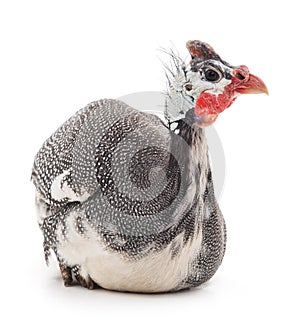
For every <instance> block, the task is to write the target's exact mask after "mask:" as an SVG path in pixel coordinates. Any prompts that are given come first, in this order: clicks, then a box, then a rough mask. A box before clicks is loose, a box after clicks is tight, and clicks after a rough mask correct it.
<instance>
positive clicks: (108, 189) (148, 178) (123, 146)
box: [32, 41, 226, 292]
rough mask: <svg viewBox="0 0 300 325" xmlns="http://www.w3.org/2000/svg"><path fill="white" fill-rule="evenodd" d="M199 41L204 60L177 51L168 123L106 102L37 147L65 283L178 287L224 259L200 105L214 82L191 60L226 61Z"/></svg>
mask: <svg viewBox="0 0 300 325" xmlns="http://www.w3.org/2000/svg"><path fill="white" fill-rule="evenodd" d="M194 42H196V41H194ZM197 42H199V41H197ZM201 44H202V46H204V49H207V51H208V54H206V57H205V58H203V57H202V58H201V57H200V56H199V57H196V56H195V55H194V54H195V53H193V55H192V62H191V63H190V64H187V65H185V64H182V63H183V62H182V61H181V60H180V59H179V58H177V57H175V56H173V60H174V64H175V66H176V69H175V71H174V72H171V75H170V76H169V79H168V80H169V93H168V95H167V100H166V112H165V116H166V118H167V121H168V123H167V124H165V123H164V122H162V121H161V120H160V119H159V118H158V117H156V116H154V115H151V114H147V113H144V112H140V111H137V110H136V109H133V108H132V107H130V106H128V105H127V104H125V103H124V102H121V101H118V100H114V99H104V100H99V101H95V102H92V103H90V104H89V105H87V106H86V107H85V108H83V109H82V110H80V111H78V112H77V113H76V114H75V115H74V116H73V117H71V118H70V119H69V120H68V121H66V122H65V123H64V124H63V125H62V126H61V127H60V128H59V129H58V130H57V131H56V132H55V133H54V134H53V135H52V136H51V137H50V138H49V139H48V140H46V142H45V143H44V145H43V146H42V148H41V149H40V151H39V152H38V153H37V155H36V157H35V161H34V166H33V171H32V179H33V182H34V185H35V186H36V206H37V213H38V221H39V226H40V228H41V230H42V232H43V235H44V251H45V257H46V260H47V261H48V257H49V255H50V251H53V252H54V253H55V255H56V257H57V260H58V262H59V265H60V269H61V274H62V278H63V281H64V283H65V285H71V284H72V282H73V277H75V278H76V279H77V281H78V282H79V283H80V284H81V285H82V286H84V287H87V288H93V287H94V286H95V285H98V286H100V287H103V288H106V289H111V290H119V291H134V292H166V291H176V290H181V289H184V288H190V287H194V286H198V285H200V284H202V283H203V282H205V281H207V280H208V279H210V278H211V277H212V276H213V274H214V273H215V272H216V270H217V269H218V267H219V265H220V264H221V261H222V259H223V256H224V252H225V242H226V231H225V223H224V219H223V217H222V214H221V211H220V209H219V207H218V204H217V202H216V199H215V196H214V190H213V183H212V175H211V168H210V165H209V159H208V149H207V144H206V139H205V135H204V129H203V128H201V127H199V125H198V124H199V123H198V124H197V122H198V120H197V116H196V115H195V111H194V108H195V99H197V97H198V96H199V95H200V94H201V92H202V90H201V89H203V87H202V88H201V82H202V83H204V82H205V83H206V85H207V80H205V81H201V78H199V75H200V74H199V71H192V70H193V60H197V61H199V60H212V59H213V60H217V61H220V58H219V57H218V56H217V54H216V53H215V52H214V51H212V50H211V48H210V47H209V46H208V45H207V44H204V43H201ZM203 44H204V45H203ZM189 50H190V48H189ZM209 51H210V54H209ZM179 63H180V64H179ZM221 64H223V63H222V62H221V61H220V65H221ZM197 76H198V77H197ZM187 84H189V86H188V87H187V86H186V85H187ZM195 89H198V93H197V90H195ZM192 90H193V91H194V92H192ZM194 97H195V98H194Z"/></svg>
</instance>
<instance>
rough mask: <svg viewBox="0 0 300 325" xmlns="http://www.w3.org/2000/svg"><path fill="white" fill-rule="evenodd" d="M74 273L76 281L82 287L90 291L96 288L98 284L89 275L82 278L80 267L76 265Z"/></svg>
mask: <svg viewBox="0 0 300 325" xmlns="http://www.w3.org/2000/svg"><path fill="white" fill-rule="evenodd" d="M72 272H73V274H74V277H75V279H76V280H77V282H78V283H79V284H80V285H81V286H82V287H84V288H87V289H90V290H92V289H94V288H95V286H96V283H95V282H94V281H93V280H92V279H91V278H90V276H89V275H87V276H85V277H83V276H82V274H81V272H80V266H79V265H75V266H74V267H72Z"/></svg>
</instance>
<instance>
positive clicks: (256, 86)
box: [235, 73, 269, 95]
mask: <svg viewBox="0 0 300 325" xmlns="http://www.w3.org/2000/svg"><path fill="white" fill-rule="evenodd" d="M235 91H236V92H238V93H240V94H261V93H264V94H267V95H268V94H269V92H268V88H267V86H266V85H265V83H264V82H263V81H262V80H261V79H260V78H258V77H256V76H254V75H253V74H251V73H249V75H248V78H247V79H246V80H245V81H244V82H241V83H239V84H238V85H237V87H236V88H235Z"/></svg>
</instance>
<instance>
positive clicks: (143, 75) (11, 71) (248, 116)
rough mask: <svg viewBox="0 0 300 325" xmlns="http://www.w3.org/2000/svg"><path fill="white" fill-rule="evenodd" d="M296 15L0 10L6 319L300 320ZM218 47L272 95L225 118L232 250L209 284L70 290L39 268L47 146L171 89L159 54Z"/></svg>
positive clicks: (205, 8)
mask: <svg viewBox="0 0 300 325" xmlns="http://www.w3.org/2000/svg"><path fill="white" fill-rule="evenodd" d="M298 12H299V10H298V9H297V7H296V1H291V0H286V1H280V2H279V1H273V2H269V1H262V0H259V1H256V0H252V1H246V2H243V1H230V0H226V1H209V0H206V1H201V0H197V1H192V0H190V1H181V2H180V1H178V2H175V1H157V2H156V1H147V2H143V1H103V2H101V1H87V0H86V1H62V0H61V1H54V0H52V1H30V0H27V1H6V2H4V1H2V2H1V5H0V33H1V49H0V56H1V61H0V64H1V70H0V83H1V84H0V101H1V104H0V110H1V127H0V132H1V136H0V140H1V150H2V152H1V169H0V172H1V178H0V180H1V186H0V189H1V210H0V211H1V220H2V221H1V236H0V240H1V245H0V247H1V289H0V294H1V298H2V303H1V316H0V317H1V319H2V320H1V323H3V319H6V320H5V322H4V323H5V324H18V323H21V322H22V323H25V324H27V323H28V324H29V323H32V324H35V323H36V322H40V323H42V324H64V323H68V324H91V323H93V324H106V323H107V322H109V323H110V324H118V323H121V322H122V324H144V323H146V324H163V323H166V322H167V323H169V324H172V323H176V324H183V323H184V324H189V322H196V323H197V324H220V323H222V324H274V323H280V324H283V323H285V324H299V322H300V317H299V300H300V299H299V290H300V286H299V274H300V272H299V271H300V270H299V249H300V245H299V231H300V229H299V227H300V222H299V219H300V213H299V204H300V202H299V201H300V200H299V181H300V179H299V163H300V161H299V129H300V128H299V119H298V118H299V110H300V105H299V84H300V83H299V79H300V70H299V63H298V61H299V58H300V53H299V35H298V33H299V32H297V31H299V27H300V26H299V15H298ZM188 39H201V40H203V41H206V42H209V43H210V44H211V45H212V46H213V47H214V48H215V49H216V50H217V52H219V54H220V55H221V56H222V57H223V58H224V59H225V60H227V61H229V62H230V63H232V64H246V65H248V67H249V68H250V70H251V72H253V73H254V74H257V75H259V76H260V77H261V78H262V79H263V80H264V81H265V82H266V84H267V85H268V88H269V91H270V96H269V97H267V96H264V95H259V96H256V95H255V96H254V95H247V96H243V97H240V98H239V99H238V100H237V101H236V102H235V103H234V105H233V106H232V107H231V108H230V109H228V110H227V111H225V112H224V113H223V114H222V115H221V116H220V117H219V119H218V121H217V122H216V123H215V127H216V129H217V131H218V134H219V136H220V138H221V139H222V143H223V148H224V151H225V156H226V165H227V170H226V184H225V187H224V192H223V195H222V199H221V201H220V206H221V208H222V211H223V214H224V216H225V219H226V222H227V227H228V247H227V253H226V256H225V259H224V262H223V264H222V266H221V268H220V269H219V271H218V272H217V274H216V276H215V277H214V278H213V279H212V280H211V281H210V282H209V283H208V284H207V285H206V286H205V287H204V288H202V289H195V290H191V291H184V292H181V293H176V294H164V295H137V294H123V293H114V292H109V291H104V290H94V291H88V290H85V289H83V288H80V287H73V288H64V287H63V285H62V283H61V280H60V279H59V273H58V269H57V265H56V264H55V263H52V266H51V267H50V268H47V267H46V265H45V263H44V260H43V252H42V235H41V233H40V231H39V229H38V226H37V224H36V220H35V211H34V204H33V197H34V189H33V186H32V185H31V184H30V182H29V179H30V171H31V166H32V162H33V158H34V155H35V153H36V152H37V150H38V149H39V147H40V146H41V144H42V142H43V141H44V140H45V139H46V138H47V137H48V136H49V135H50V134H51V133H52V132H53V131H54V130H55V129H56V128H57V127H58V126H59V125H60V124H61V123H62V122H64V121H65V120H66V119H67V118H68V117H69V116H71V115H72V114H73V113H74V112H75V111H76V110H77V109H79V108H81V107H83V106H85V105H86V104H87V103H89V102H90V101H93V100H96V99H100V98H104V97H113V98H116V97H119V96H122V95H125V94H130V93H133V92H137V91H147V90H156V91H159V90H164V87H165V81H164V74H163V69H162V65H161V63H160V61H159V58H158V57H159V55H160V54H159V52H158V51H157V49H158V48H159V47H161V46H163V47H169V45H170V41H172V42H173V43H174V44H175V46H176V47H177V48H178V49H179V50H180V52H182V53H183V54H184V55H186V54H187V53H186V51H185V42H186V41H187V40H188Z"/></svg>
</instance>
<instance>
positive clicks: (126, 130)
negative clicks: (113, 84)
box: [32, 99, 169, 207]
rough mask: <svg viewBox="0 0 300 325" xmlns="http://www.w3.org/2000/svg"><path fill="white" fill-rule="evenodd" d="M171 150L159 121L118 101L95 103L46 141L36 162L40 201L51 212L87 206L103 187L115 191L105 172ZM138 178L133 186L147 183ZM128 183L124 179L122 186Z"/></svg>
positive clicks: (33, 175) (35, 180)
mask: <svg viewBox="0 0 300 325" xmlns="http://www.w3.org/2000/svg"><path fill="white" fill-rule="evenodd" d="M168 144H169V131H168V130H167V128H166V127H165V126H164V125H163V124H162V122H161V121H160V120H159V119H158V118H157V117H156V116H153V115H151V114H145V113H142V112H139V111H137V110H135V109H133V108H131V107H130V106H128V105H127V104H125V103H123V102H121V101H117V100H112V99H104V100H100V101H96V102H92V103H90V104H89V105H87V106H86V107H85V108H83V109H82V110H80V111H79V112H78V113H77V114H75V115H74V116H73V117H71V118H70V119H69V120H68V121H66V122H65V123H64V124H63V125H62V126H61V127H60V128H59V129H58V130H57V131H56V132H55V133H54V134H53V135H52V136H51V137H50V138H49V139H48V140H46V142H45V143H44V145H43V146H42V148H41V149H40V150H39V152H38V153H37V155H36V157H35V160H34V166H33V170H32V180H33V183H34V184H35V186H36V189H37V192H38V194H39V199H42V200H43V201H44V202H45V203H47V204H48V205H50V206H57V207H62V206H64V205H66V204H67V203H70V202H84V201H86V200H87V199H88V198H89V197H91V196H92V195H93V194H94V193H95V192H96V191H97V190H99V187H105V186H107V185H109V184H108V183H106V182H105V179H107V177H106V176H105V173H104V172H105V170H103V169H105V168H110V173H114V170H115V171H116V174H118V171H119V170H120V168H121V169H122V168H123V167H124V168H125V165H126V164H127V163H128V159H129V160H130V161H131V158H132V157H133V159H135V160H136V159H139V155H141V152H143V151H145V150H147V148H148V149H149V147H153V146H154V147H155V148H157V147H160V148H161V147H167V146H168ZM112 156H113V157H112ZM165 159H167V157H165ZM129 165H130V164H129ZM131 166H133V165H132V164H131ZM127 167H128V166H127ZM128 168H130V166H129V167H128ZM99 175H102V176H99ZM132 175H137V173H133V174H132ZM132 175H131V176H130V175H129V178H131V179H130V181H134V182H136V183H138V182H139V181H141V178H139V177H137V178H136V179H134V176H132ZM123 176H124V175H123ZM123 176H122V177H123ZM105 177H106V178H105ZM124 177H125V176H124ZM142 179H143V180H146V179H148V175H146V178H145V177H144V178H143V177H142ZM123 181H124V179H120V175H119V174H118V180H117V182H121V183H122V182H123ZM120 186H122V184H120ZM141 186H142V187H143V185H141Z"/></svg>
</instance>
